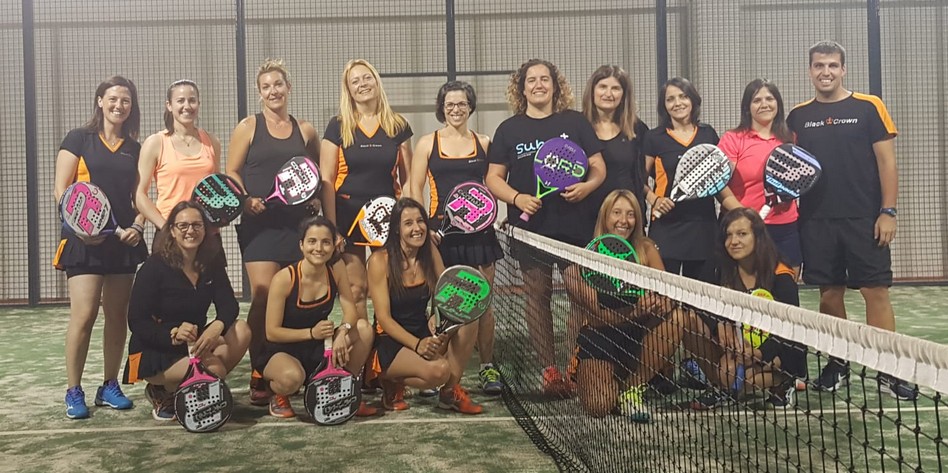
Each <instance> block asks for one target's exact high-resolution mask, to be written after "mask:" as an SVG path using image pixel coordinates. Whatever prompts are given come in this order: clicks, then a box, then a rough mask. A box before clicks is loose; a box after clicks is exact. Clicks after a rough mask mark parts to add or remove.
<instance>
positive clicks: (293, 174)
mask: <svg viewBox="0 0 948 473" xmlns="http://www.w3.org/2000/svg"><path fill="white" fill-rule="evenodd" d="M321 184H322V179H321V178H320V175H319V168H317V167H316V165H315V164H313V161H311V160H310V159H309V158H307V157H306V156H297V157H295V158H292V159H290V160H289V161H287V162H286V164H284V165H283V167H281V168H280V170H279V171H277V175H276V177H275V178H274V182H273V193H272V194H270V196H269V197H267V198H266V199H264V200H263V203H264V204H266V205H277V204H282V205H298V204H302V203H304V202H306V201H308V200H309V199H311V198H313V196H315V195H316V193H317V192H319V187H320V185H321Z"/></svg>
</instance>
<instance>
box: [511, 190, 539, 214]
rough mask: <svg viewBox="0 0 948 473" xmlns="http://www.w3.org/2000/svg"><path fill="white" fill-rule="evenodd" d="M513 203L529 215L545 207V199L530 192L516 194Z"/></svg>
mask: <svg viewBox="0 0 948 473" xmlns="http://www.w3.org/2000/svg"><path fill="white" fill-rule="evenodd" d="M513 204H514V205H515V206H516V207H517V208H518V209H520V211H522V212H524V213H526V214H527V215H534V214H536V213H537V211H538V210H540V208H541V207H543V201H541V200H540V199H538V198H536V197H534V196H532V195H530V194H520V193H518V194H517V195H516V196H514V200H513Z"/></svg>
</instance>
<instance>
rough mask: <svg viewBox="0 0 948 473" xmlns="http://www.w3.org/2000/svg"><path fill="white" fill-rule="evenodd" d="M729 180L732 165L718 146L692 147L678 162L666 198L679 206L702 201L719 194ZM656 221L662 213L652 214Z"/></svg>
mask: <svg viewBox="0 0 948 473" xmlns="http://www.w3.org/2000/svg"><path fill="white" fill-rule="evenodd" d="M730 180H731V162H730V161H729V160H728V159H727V155H725V154H724V152H723V151H721V150H720V148H718V147H717V146H714V145H710V144H700V145H695V146H693V147H692V148H690V149H689V150H688V151H685V154H683V155H681V159H679V160H678V167H677V168H676V170H675V183H674V187H672V190H671V193H670V194H668V198H669V199H671V200H672V202H675V203H678V202H681V201H683V200H692V199H702V198H705V197H710V196H713V195H715V194H717V193H718V192H721V190H722V189H724V187H725V186H727V182H728V181H730ZM652 215H654V216H655V218H661V216H662V213H661V212H659V211H657V210H656V211H653V212H652Z"/></svg>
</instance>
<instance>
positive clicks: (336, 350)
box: [332, 333, 352, 369]
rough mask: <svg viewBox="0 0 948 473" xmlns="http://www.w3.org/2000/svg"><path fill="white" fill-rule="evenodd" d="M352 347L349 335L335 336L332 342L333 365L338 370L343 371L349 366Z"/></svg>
mask: <svg viewBox="0 0 948 473" xmlns="http://www.w3.org/2000/svg"><path fill="white" fill-rule="evenodd" d="M350 351H352V346H351V345H349V335H348V334H342V333H339V334H338V335H334V336H333V340H332V364H333V366H335V367H336V368H339V369H342V368H345V366H346V365H348V364H349V352H350Z"/></svg>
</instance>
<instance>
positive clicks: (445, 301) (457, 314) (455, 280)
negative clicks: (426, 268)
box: [432, 264, 493, 335]
mask: <svg viewBox="0 0 948 473" xmlns="http://www.w3.org/2000/svg"><path fill="white" fill-rule="evenodd" d="M492 296H493V293H492V292H491V289H490V283H488V282H487V278H485V277H484V275H483V274H482V273H481V272H480V271H478V270H476V269H474V268H472V267H470V266H464V265H460V264H459V265H455V266H451V267H450V268H447V269H445V270H444V272H443V273H441V276H440V277H438V284H437V285H436V286H435V296H434V302H432V309H433V312H434V316H435V325H436V327H437V328H435V335H441V334H443V333H449V334H450V333H453V332H455V331H457V330H458V329H459V328H461V327H463V326H464V325H467V324H469V323H471V322H474V321H475V320H477V319H479V318H481V316H483V315H484V314H485V313H487V309H488V308H489V307H490V301H491V298H492Z"/></svg>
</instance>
